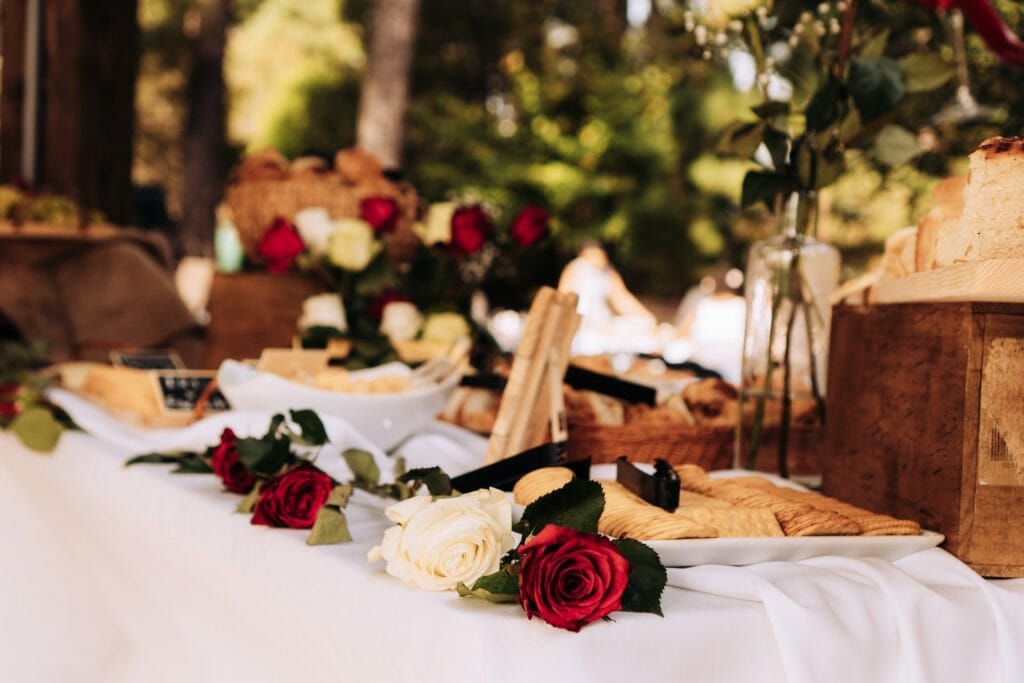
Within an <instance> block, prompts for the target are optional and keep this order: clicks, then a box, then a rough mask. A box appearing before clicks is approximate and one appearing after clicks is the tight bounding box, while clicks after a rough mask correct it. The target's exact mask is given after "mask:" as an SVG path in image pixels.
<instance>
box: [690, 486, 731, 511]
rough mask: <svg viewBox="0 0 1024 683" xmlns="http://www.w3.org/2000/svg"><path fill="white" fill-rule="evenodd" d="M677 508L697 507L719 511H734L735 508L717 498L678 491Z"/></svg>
mask: <svg viewBox="0 0 1024 683" xmlns="http://www.w3.org/2000/svg"><path fill="white" fill-rule="evenodd" d="M679 507H680V508H687V507H698V508H721V509H735V508H736V506H735V505H733V504H732V503H730V502H729V501H727V500H719V499H718V498H712V497H710V496H702V495H701V494H699V493H694V492H693V491H685V490H680V491H679Z"/></svg>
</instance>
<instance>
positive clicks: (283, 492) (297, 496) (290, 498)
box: [252, 463, 334, 529]
mask: <svg viewBox="0 0 1024 683" xmlns="http://www.w3.org/2000/svg"><path fill="white" fill-rule="evenodd" d="M332 488H334V483H333V482H332V481H331V478H330V477H329V476H327V475H326V474H324V473H323V472H321V471H320V470H318V469H317V468H315V467H313V466H312V465H310V464H309V463H302V464H301V465H298V466H296V467H293V468H292V469H290V470H288V471H287V472H285V473H284V474H281V475H278V476H276V477H274V478H273V479H269V480H267V482H266V483H265V484H263V488H261V489H260V495H259V498H257V500H256V507H255V508H254V509H253V515H252V523H253V524H265V525H267V526H283V527H288V528H289V529H308V528H310V527H311V526H313V522H315V521H316V516H317V514H319V512H320V508H321V507H323V505H324V503H325V502H327V498H328V496H330V495H331V489H332Z"/></svg>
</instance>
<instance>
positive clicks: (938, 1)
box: [913, 0, 957, 10]
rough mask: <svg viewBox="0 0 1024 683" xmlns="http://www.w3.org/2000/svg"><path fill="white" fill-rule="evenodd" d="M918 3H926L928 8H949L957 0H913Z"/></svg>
mask: <svg viewBox="0 0 1024 683" xmlns="http://www.w3.org/2000/svg"><path fill="white" fill-rule="evenodd" d="M913 1H914V2H916V3H917V4H918V5H924V6H925V7H927V8H928V9H942V10H948V9H950V8H952V7H953V6H954V5H956V3H957V0H913Z"/></svg>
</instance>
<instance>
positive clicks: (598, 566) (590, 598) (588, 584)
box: [519, 524, 629, 631]
mask: <svg viewBox="0 0 1024 683" xmlns="http://www.w3.org/2000/svg"><path fill="white" fill-rule="evenodd" d="M519 554H520V557H521V558H522V562H521V565H520V570H519V602H520V604H521V605H522V606H523V609H524V610H525V611H526V615H527V616H528V617H530V618H531V619H532V618H533V617H534V615H536V616H539V617H540V618H541V619H543V620H544V621H546V622H548V623H549V624H551V625H552V626H557V627H558V628H564V629H568V630H570V631H579V630H580V628H582V627H583V626H585V625H586V624H589V623H590V622H592V621H595V620H597V619H600V618H601V617H604V616H607V615H609V614H611V613H612V612H614V611H615V610H617V609H620V608H621V607H622V595H623V593H625V591H626V584H627V580H628V578H629V561H628V560H627V559H626V558H625V557H623V556H622V553H620V552H619V550H618V549H617V548H616V547H615V546H614V545H613V544H612V542H611V541H609V540H608V539H607V538H605V537H604V536H599V535H598V534H588V533H584V532H581V531H576V530H575V529H568V528H566V527H562V526H557V525H554V524H549V525H547V526H546V527H544V528H543V529H542V530H541V532H540V533H539V534H537V535H536V536H534V537H533V538H532V539H531V540H530V542H529V543H527V544H525V545H524V546H523V547H522V548H520V550H519Z"/></svg>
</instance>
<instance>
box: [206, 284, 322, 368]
mask: <svg viewBox="0 0 1024 683" xmlns="http://www.w3.org/2000/svg"><path fill="white" fill-rule="evenodd" d="M325 289H326V287H325V286H324V285H323V284H321V283H319V282H317V281H316V280H314V279H313V278H311V277H308V276H305V275H302V274H300V273H280V274H278V273H262V272H260V273H234V274H231V275H227V274H224V273H217V274H216V275H215V276H214V278H213V288H212V289H211V291H210V303H209V309H210V325H209V327H207V330H206V340H205V343H204V345H203V346H204V348H203V365H202V366H203V367H204V368H217V367H218V366H220V364H221V361H223V360H224V359H226V358H234V359H235V360H241V359H244V358H259V356H260V353H261V352H262V351H263V349H264V348H266V347H268V346H270V347H289V346H291V345H292V339H293V338H294V337H295V335H296V334H297V333H298V322H299V316H300V315H301V314H302V302H303V300H305V299H306V297H309V296H313V295H314V294H320V293H321V292H323V291H325Z"/></svg>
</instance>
